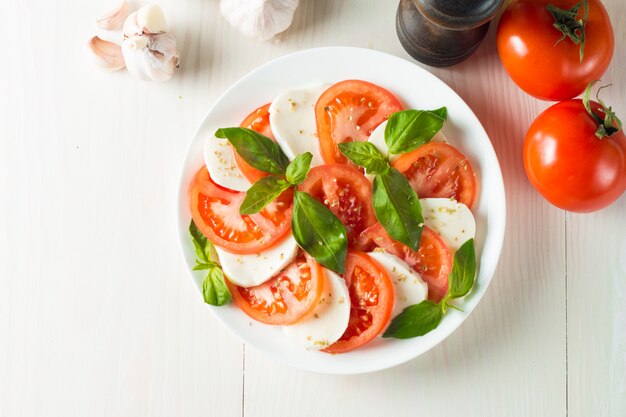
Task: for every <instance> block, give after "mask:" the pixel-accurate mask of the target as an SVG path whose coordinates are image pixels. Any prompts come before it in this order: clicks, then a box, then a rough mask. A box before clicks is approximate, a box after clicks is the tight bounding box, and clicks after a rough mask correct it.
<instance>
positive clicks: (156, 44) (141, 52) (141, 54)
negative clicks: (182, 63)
mask: <svg viewBox="0 0 626 417" xmlns="http://www.w3.org/2000/svg"><path fill="white" fill-rule="evenodd" d="M122 54H123V55H124V59H125V61H126V68H127V69H128V72H130V73H131V74H133V75H134V76H136V77H138V78H140V79H142V80H144V81H167V80H169V79H170V78H172V75H174V69H175V68H178V51H177V50H176V39H174V37H173V36H172V35H171V34H169V33H161V34H158V35H142V36H131V37H129V38H126V39H124V42H123V43H122Z"/></svg>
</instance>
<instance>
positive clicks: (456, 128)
mask: <svg viewBox="0 0 626 417" xmlns="http://www.w3.org/2000/svg"><path fill="white" fill-rule="evenodd" d="M346 79H361V80H366V81H370V82H373V83H375V84H378V85H380V86H382V87H384V88H386V89H388V90H389V91H391V92H392V93H393V94H395V96H396V97H398V99H399V100H400V101H401V102H402V103H403V104H404V105H405V107H406V108H415V109H435V108H438V107H441V106H446V107H447V108H448V117H449V119H448V121H447V122H446V123H445V125H444V128H443V133H444V134H445V136H446V137H447V138H448V140H449V141H450V143H452V144H454V145H455V146H457V147H458V148H459V149H460V150H461V151H462V152H463V153H464V154H465V155H466V156H467V157H468V158H469V159H470V161H471V162H472V165H473V167H474V170H475V172H476V176H477V180H478V183H479V184H480V186H479V192H478V196H477V201H476V202H475V203H474V207H473V212H474V214H475V216H476V230H477V235H476V251H477V256H478V258H479V270H478V276H477V279H476V284H475V286H474V288H473V290H472V292H471V294H470V295H468V296H467V297H466V299H465V300H462V301H461V304H462V308H463V312H460V311H456V310H453V309H449V310H448V314H447V315H446V316H445V317H444V319H443V321H442V322H441V324H440V325H439V327H438V328H437V329H435V330H433V331H432V332H430V333H428V334H427V335H425V336H422V337H418V338H414V339H408V340H393V339H381V338H379V339H377V340H375V341H373V342H371V343H369V344H368V345H366V346H364V347H363V348H360V349H357V350H355V351H352V352H349V353H344V354H340V355H329V354H326V353H322V352H311V351H306V350H303V349H301V348H300V347H298V346H295V345H293V344H292V343H291V342H289V341H288V340H287V339H286V338H285V337H284V336H283V332H282V329H281V328H280V327H273V326H268V325H264V324H261V323H258V322H255V321H253V320H251V319H250V318H248V316H246V315H245V314H244V313H242V312H241V311H239V310H238V309H237V307H235V306H234V305H229V306H224V307H211V306H209V308H211V310H212V311H213V314H215V316H216V317H217V318H218V319H219V320H221V321H222V323H224V325H225V326H226V327H228V328H229V329H230V330H231V331H232V332H233V333H235V334H236V335H237V336H238V337H240V338H241V339H242V340H243V341H244V342H245V343H247V344H248V345H249V346H253V347H255V348H256V349H258V350H260V351H262V352H265V353H266V354H268V355H270V356H271V357H273V358H275V359H276V360H278V361H280V362H283V363H286V364H288V365H291V366H294V367H297V368H301V369H306V370H309V371H315V372H321V373H331V374H357V373H363V372H371V371H376V370H380V369H385V368H389V367H392V366H395V365H398V364H401V363H403V362H406V361H408V360H410V359H413V358H415V357H417V356H419V355H421V354H422V353H424V352H426V351H427V350H429V349H430V348H432V347H433V346H435V345H436V344H438V343H439V342H441V341H442V340H443V339H445V338H446V337H447V336H448V335H450V333H452V332H453V331H454V330H455V329H456V328H457V327H459V325H460V324H461V323H462V322H463V320H465V318H466V317H467V316H468V315H469V314H470V313H471V312H472V310H473V309H474V307H476V305H477V304H478V301H480V299H481V298H482V296H483V294H484V293H485V290H486V289H487V286H488V285H489V282H490V281H491V278H492V276H493V273H494V271H495V269H496V265H497V263H498V258H499V257H500V250H501V248H502V241H503V239H504V224H505V215H506V211H505V199H504V185H503V182H502V173H501V172H500V167H499V165H498V160H497V158H496V154H495V152H494V150H493V147H492V146H491V142H490V141H489V137H488V136H487V134H486V133H485V130H484V129H483V127H482V126H481V124H480V122H479V121H478V119H477V118H476V116H475V115H474V113H473V112H472V110H471V109H470V108H469V107H468V106H467V104H465V102H464V101H463V100H462V99H461V98H460V97H459V96H458V95H457V94H456V93H455V92H454V91H453V90H452V89H451V88H450V87H448V86H447V85H446V84H444V83H443V82H442V81H441V80H439V79H438V78H437V77H435V76H434V75H432V74H431V73H429V72H427V71H426V70H424V69H422V68H420V67H419V66H417V65H415V64H413V63H410V62H408V61H405V60H403V59H401V58H398V57H396V56H393V55H388V54H385V53H382V52H377V51H373V50H369V49H360V48H350V47H330V48H319V49H309V50H305V51H300V52H296V53H292V54H289V55H286V56H283V57H281V58H278V59H275V60H273V61H271V62H268V63H267V64H265V65H262V66H261V67H259V68H257V69H255V70H254V71H252V72H250V73H249V74H248V75H246V76H244V77H243V78H242V79H240V80H239V81H237V82H236V83H235V84H233V85H232V86H231V87H230V88H229V89H228V90H227V91H226V92H225V93H224V94H223V95H222V96H221V97H220V98H219V99H218V100H217V101H216V102H215V104H214V105H213V107H212V108H211V109H210V110H209V112H208V114H207V115H206V117H205V118H204V121H203V122H202V124H201V125H200V128H199V129H198V131H197V132H196V134H195V136H194V138H193V140H192V142H191V145H190V146H189V150H188V152H187V158H186V159H185V162H184V165H183V169H182V174H181V180H180V186H179V192H178V219H177V221H178V232H179V237H180V242H181V247H182V252H183V256H184V258H185V261H186V262H187V265H188V267H189V271H190V273H191V274H192V277H193V279H194V281H195V283H196V284H197V286H198V289H201V284H202V279H203V277H202V275H201V274H200V273H196V272H192V271H191V268H192V267H193V265H194V264H195V262H194V250H193V245H192V243H191V241H190V239H189V236H188V233H187V228H188V226H189V222H190V219H191V217H190V214H189V209H188V205H187V187H188V185H189V182H190V181H191V178H192V176H193V174H194V173H195V172H196V171H197V170H198V169H199V168H200V167H201V166H202V164H203V158H202V149H203V144H204V141H205V139H206V138H207V137H208V136H210V135H212V134H213V133H214V129H215V128H216V127H226V126H238V125H239V123H240V122H241V120H242V119H243V118H244V117H245V116H246V115H247V114H248V113H250V112H251V111H252V110H254V109H255V108H256V107H258V106H260V105H262V104H265V103H268V102H270V101H271V100H272V99H273V97H274V96H276V95H277V94H279V93H281V92H282V91H284V90H287V89H293V88H298V87H300V86H302V85H310V84H312V83H335V82H338V81H342V80H346Z"/></svg>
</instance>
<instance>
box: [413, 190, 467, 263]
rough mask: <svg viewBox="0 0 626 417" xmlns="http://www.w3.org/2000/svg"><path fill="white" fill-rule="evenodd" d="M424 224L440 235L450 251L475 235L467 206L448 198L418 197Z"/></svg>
mask: <svg viewBox="0 0 626 417" xmlns="http://www.w3.org/2000/svg"><path fill="white" fill-rule="evenodd" d="M420 204H421V205H422V216H424V223H425V224H426V226H428V227H430V228H431V229H433V230H434V231H435V232H437V234H438V235H439V236H440V237H441V239H442V240H443V241H444V243H445V244H446V245H447V246H448V248H450V250H451V251H452V252H456V251H457V250H458V249H459V248H460V247H461V245H462V244H463V243H465V242H466V241H467V240H468V239H471V238H473V237H474V236H475V235H476V221H475V220H474V215H473V214H472V212H471V211H470V209H469V208H467V206H466V205H465V204H463V203H459V202H457V201H456V200H452V199H450V198H420Z"/></svg>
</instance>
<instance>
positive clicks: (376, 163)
mask: <svg viewBox="0 0 626 417" xmlns="http://www.w3.org/2000/svg"><path fill="white" fill-rule="evenodd" d="M446 119H447V109H446V108H445V107H443V108H439V109H435V110H415V109H404V108H403V106H402V104H401V103H400V101H399V100H398V99H397V98H396V97H395V96H394V95H393V94H392V93H391V92H389V91H387V90H386V89H384V88H382V87H380V86H377V85H374V84H372V83H369V82H366V81H360V80H346V81H341V82H338V83H336V84H333V85H312V86H305V87H301V88H298V89H294V90H289V91H286V92H284V93H282V94H280V95H278V96H277V97H276V98H275V99H274V100H273V101H272V102H271V103H268V104H265V105H263V106H261V107H259V108H257V109H256V110H254V111H253V112H252V113H250V114H249V115H248V116H246V117H244V118H243V121H242V122H241V124H240V126H238V127H218V126H216V129H215V134H214V135H212V136H211V137H209V138H207V139H206V142H205V147H204V160H205V165H204V166H202V167H201V168H200V169H199V170H198V172H197V173H196V175H195V176H194V178H193V180H192V181H191V184H190V185H189V193H188V199H189V209H190V212H191V217H192V221H191V224H190V227H189V232H190V235H191V238H192V242H193V244H194V247H195V252H196V258H197V265H196V267H195V268H194V270H197V271H202V273H203V274H205V275H204V276H205V279H204V282H203V286H202V292H203V296H204V300H205V301H206V302H207V303H209V304H212V305H218V306H219V305H224V304H228V303H230V302H231V301H232V302H234V304H235V305H236V306H237V307H238V308H239V309H240V310H241V311H242V312H243V313H245V314H247V315H248V316H249V317H251V318H252V319H254V320H256V321H258V322H261V323H265V324H268V325H276V326H282V328H283V329H284V334H285V337H286V338H287V339H289V340H291V341H293V342H294V343H297V344H299V345H301V346H303V347H304V348H306V349H311V350H320V351H323V352H327V353H342V352H347V351H350V350H353V349H355V348H358V347H361V346H363V345H365V344H367V343H368V342H370V341H371V340H373V339H374V338H376V337H378V336H380V335H382V336H383V337H386V338H409V337H416V336H421V335H424V334H426V333H428V332H429V331H431V330H432V329H434V328H436V327H437V326H438V325H439V323H440V322H441V320H442V319H443V317H444V315H445V313H446V311H447V309H448V308H459V307H458V306H457V305H456V304H455V303H456V302H455V301H454V300H455V299H458V298H460V297H463V296H465V295H466V294H467V293H468V292H469V291H470V290H471V288H472V286H473V284H474V279H475V275H476V260H475V252H474V243H473V238H474V235H475V231H476V224H475V221H474V216H473V214H472V211H471V208H472V203H473V201H474V199H475V194H476V179H475V175H474V171H473V169H472V166H471V163H470V161H469V160H468V159H467V158H466V157H465V156H464V155H463V154H462V153H461V152H460V151H459V150H458V149H457V148H455V147H454V146H453V145H451V144H450V143H448V141H447V140H446V138H445V137H444V136H443V135H442V134H441V132H440V130H441V128H442V126H443V124H444V122H445V120H446Z"/></svg>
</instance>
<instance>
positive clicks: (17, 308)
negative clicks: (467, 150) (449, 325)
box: [0, 0, 626, 417]
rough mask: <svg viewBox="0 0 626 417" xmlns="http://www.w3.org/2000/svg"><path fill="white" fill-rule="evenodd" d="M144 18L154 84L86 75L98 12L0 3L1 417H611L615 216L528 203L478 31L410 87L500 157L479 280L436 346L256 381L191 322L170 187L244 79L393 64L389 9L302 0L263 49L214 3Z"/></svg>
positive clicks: (619, 275)
mask: <svg viewBox="0 0 626 417" xmlns="http://www.w3.org/2000/svg"><path fill="white" fill-rule="evenodd" d="M112 3H115V2H112ZM605 3H606V7H607V9H608V10H609V12H610V13H611V15H612V22H613V26H614V28H615V31H616V33H615V35H616V50H615V56H614V58H613V62H612V64H611V66H610V67H609V70H608V71H607V73H606V74H605V76H604V77H603V81H605V82H612V83H613V87H612V88H611V89H608V90H605V94H606V101H607V102H610V103H612V104H613V106H614V108H615V109H616V110H617V112H618V114H620V115H622V118H624V119H626V73H625V72H624V67H625V66H626V6H625V5H624V3H623V2H622V0H607V1H606V2H605ZM160 4H161V5H162V6H163V8H164V9H165V12H166V15H167V16H168V18H169V21H170V23H171V26H172V29H173V33H174V34H175V35H176V37H177V39H178V41H179V44H180V47H181V60H182V70H181V71H180V72H179V73H178V74H177V75H176V76H175V77H174V79H173V80H171V81H170V82H168V83H165V84H149V83H141V82H137V81H135V79H133V78H132V77H131V76H130V75H129V74H127V73H125V72H124V71H120V72H118V73H113V74H109V73H104V72H101V71H99V70H98V69H96V68H95V67H93V66H92V65H91V64H90V63H89V62H88V60H87V59H86V54H85V43H86V40H87V39H88V38H89V37H90V36H91V35H92V33H93V32H94V30H95V24H94V23H93V19H94V18H95V17H97V16H99V15H100V14H101V13H102V12H104V11H107V9H109V8H110V6H111V2H110V1H106V0H98V1H93V2H85V1H82V2H79V1H71V0H70V1H67V0H66V1H61V0H48V1H44V0H36V1H19V0H2V2H0V16H3V23H2V24H1V25H0V34H2V38H3V40H4V42H3V43H2V63H3V65H2V68H1V69H0V416H2V417H18V416H27V417H31V416H33V417H34V416H64V417H69V416H90V417H92V416H93V417H95V416H184V417H193V416H219V417H231V416H237V417H239V416H246V417H255V416H259V417H260V416H270V415H271V416H303V417H304V416H342V415H359V416H380V415H389V416H418V415H419V416H453V415H456V416H480V417H491V416H493V417H496V416H497V417H501V416H507V417H517V416H520V417H521V416H546V417H557V416H571V417H589V416H594V417H608V416H616V417H621V416H625V415H626V336H625V333H626V233H624V232H625V231H626V197H625V196H622V198H621V199H620V200H619V201H618V202H617V203H615V204H614V205H612V206H611V207H610V208H608V209H605V210H603V211H601V212H599V213H594V214H588V215H575V214H566V213H565V212H563V211H560V210H558V209H556V208H554V207H552V206H550V205H549V204H548V203H546V202H545V201H544V200H543V199H542V198H541V197H540V196H539V195H538V194H537V193H536V192H535V191H534V189H532V187H531V186H530V185H529V183H528V181H527V180H526V177H525V175H524V172H523V168H522V158H521V147H522V142H523V137H524V134H525V130H526V128H527V127H528V125H529V123H530V121H531V120H532V119H533V117H534V116H536V115H537V114H538V113H539V112H540V111H541V110H542V109H544V108H546V107H547V105H548V104H547V103H544V102H539V101H537V100H535V99H532V98H530V97H528V96H526V95H525V94H524V93H523V92H521V91H520V90H519V89H518V88H517V87H516V86H515V85H514V84H513V83H512V82H511V81H510V80H509V78H508V77H507V76H506V74H505V72H504V70H503V68H502V67H501V65H500V63H499V60H498V57H497V53H496V51H495V44H494V43H495V42H494V34H495V31H494V29H495V25H494V26H492V29H491V31H490V33H489V35H488V37H487V39H486V40H485V42H484V43H483V45H482V46H481V47H480V49H479V50H478V52H477V53H476V54H475V55H474V56H473V57H471V58H470V59H469V60H468V61H466V62H465V63H463V64H461V65H458V66H455V67H452V68H448V69H435V68H430V70H431V71H432V72H433V73H435V74H436V75H437V76H438V77H440V78H441V79H443V80H444V81H445V82H446V83H448V84H449V85H450V86H451V87H452V88H453V89H455V90H456V91H457V92H458V93H459V94H460V95H461V97H463V99H465V100H466V102H467V103H468V104H469V105H470V107H472V109H473V110H474V111H475V112H476V114H477V115H478V117H479V119H480V120H481V121H482V123H483V125H484V126H485V128H486V130H487V132H488V133H489V135H490V137H491V139H492V141H493V144H494V147H495V149H496V152H497V154H498V157H499V159H500V163H501V166H502V171H503V174H504V180H505V185H506V191H507V206H508V213H507V235H506V239H505V243H504V249H503V252H502V257H501V260H500V265H499V268H498V270H497V273H496V276H495V277H494V280H493V282H492V284H491V286H490V288H489V290H488V292H487V294H486V296H485V298H484V299H483V300H482V301H481V303H480V305H479V306H478V308H477V309H476V310H475V311H474V313H473V314H472V315H471V317H470V318H469V319H468V320H467V321H466V322H465V323H464V324H463V325H462V326H461V328H460V329H458V330H457V331H456V332H455V333H454V334H452V336H450V337H449V338H448V339H447V340H446V341H445V342H444V343H442V344H440V345H439V346H438V347H436V348H434V349H433V350H431V351H430V352H428V353H427V354H425V355H423V356H421V357H420V358H418V359H415V360H413V361H411V362H409V363H407V364H405V365H402V366H399V367H396V368H393V369H390V370H387V371H383V372H378V373H374V374H369V375H361V376H347V377H339V376H326V375H317V374H312V373H309V372H304V371H299V370H296V369H292V368H289V367H286V366H284V365H281V364H279V363H276V362H274V361H273V360H271V359H269V358H267V357H266V356H264V355H263V354H261V353H258V352H256V351H255V350H254V348H252V347H249V346H244V345H243V344H242V343H241V342H240V341H239V340H237V339H236V338H235V337H234V336H232V335H231V334H230V332H229V331H228V330H227V329H226V328H224V327H223V326H222V325H221V324H219V323H218V322H217V320H216V319H214V318H213V317H212V316H211V314H210V312H209V310H208V308H206V306H205V305H204V304H203V302H202V299H201V297H200V295H199V294H198V292H197V290H196V288H195V287H194V285H193V283H192V281H191V280H190V279H189V277H188V273H187V271H186V269H185V266H184V264H183V261H182V258H181V256H180V253H179V249H178V242H177V238H176V231H175V200H176V186H177V182H178V174H179V168H180V166H181V163H182V160H183V157H184V155H185V152H186V148H187V145H188V143H189V141H190V139H191V137H192V134H193V132H194V130H195V129H196V127H197V126H198V124H199V123H200V122H201V120H202V118H203V116H204V114H205V112H206V111H207V110H208V108H209V106H210V105H211V104H212V103H213V101H214V100H215V99H216V98H217V97H218V95H220V94H221V93H222V92H223V91H224V90H225V89H226V88H227V87H228V86H229V85H230V84H231V83H233V82H234V81H236V80H237V79H238V78H240V77H241V76H242V75H244V74H245V73H247V72H248V71H250V70H252V69H253V68H255V67H257V66H258V65H260V64H263V63H265V62H267V61H268V60H270V59H272V58H274V57H278V56H280V55H283V54H286V53H289V52H292V51H296V50H300V49H305V48H311V47H316V46H327V45H354V46H360V47H367V48H373V49H377V50H382V51H385V52H389V53H392V54H396V55H398V56H401V57H405V58H408V59H410V58H409V56H408V55H407V54H406V53H405V52H404V50H403V49H402V47H401V46H400V44H399V42H398V40H397V37H396V34H395V28H394V18H395V12H396V6H397V1H396V0H385V1H380V0H358V1H357V0H334V1H333V0H301V6H300V8H299V9H298V11H297V15H296V18H295V21H294V24H293V26H292V27H291V28H290V29H289V30H288V31H287V32H285V33H284V34H283V35H281V36H280V37H279V41H278V42H270V43H259V42H256V41H252V40H248V39H245V38H243V37H242V36H240V35H239V33H238V32H236V31H235V30H233V29H232V28H231V27H230V26H229V25H228V24H227V23H226V22H225V20H224V19H222V17H221V16H220V14H219V10H218V0H189V1H180V0H179V1H176V0H168V1H166V0H160ZM134 5H137V3H136V2H135V3H134Z"/></svg>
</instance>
